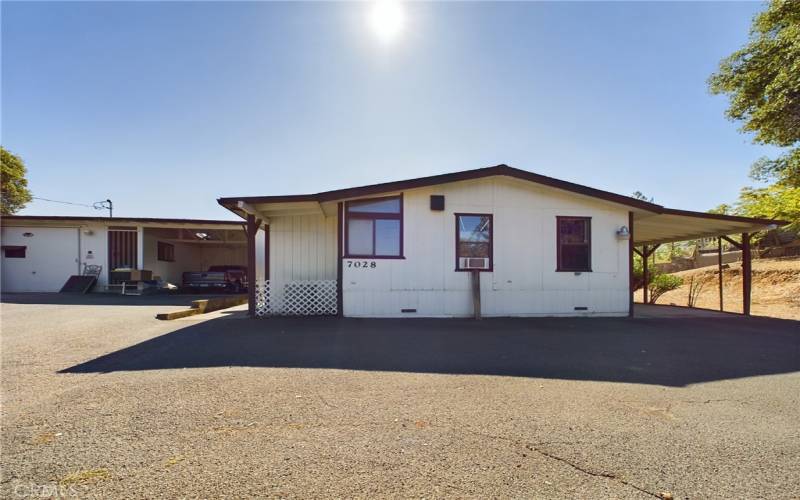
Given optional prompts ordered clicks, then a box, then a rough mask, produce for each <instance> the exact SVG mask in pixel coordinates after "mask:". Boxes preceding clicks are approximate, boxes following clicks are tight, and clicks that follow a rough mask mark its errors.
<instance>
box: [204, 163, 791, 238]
mask: <svg viewBox="0 0 800 500" xmlns="http://www.w3.org/2000/svg"><path fill="white" fill-rule="evenodd" d="M492 176H506V177H512V178H516V179H522V180H525V181H529V182H533V183H536V184H540V185H544V186H549V187H552V188H555V189H560V190H563V191H567V192H571V193H575V194H579V195H583V196H588V197H592V198H597V199H600V200H605V201H607V202H611V203H616V204H619V205H622V206H626V207H629V208H630V209H631V211H632V212H634V219H635V222H636V223H635V224H634V226H635V227H634V232H633V233H634V241H635V242H636V243H637V244H640V245H641V244H656V243H667V242H671V241H684V240H689V239H698V238H705V237H712V236H719V235H723V234H734V233H744V232H756V231H762V230H765V229H769V228H771V227H774V226H782V225H786V224H788V223H787V222H785V221H780V220H773V219H768V218H758V217H740V216H736V215H723V214H710V213H706V212H694V211H691V210H678V209H674V208H667V207H664V206H662V205H658V204H656V203H650V202H647V201H644V200H639V199H636V198H632V197H630V196H623V195H620V194H616V193H611V192H609V191H603V190H601V189H595V188H592V187H589V186H583V185H581V184H575V183H573V182H567V181H562V180H560V179H555V178H553V177H547V176H544V175H539V174H535V173H533V172H528V171H526V170H520V169H518V168H513V167H509V166H508V165H496V166H494V167H486V168H479V169H475V170H464V171H461V172H453V173H449V174H441V175H432V176H429V177H418V178H415V179H408V180H403V181H394V182H384V183H381V184H370V185H367V186H359V187H352V188H346V189H337V190H333V191H323V192H321V193H315V194H300V195H285V196H242V197H230V198H220V199H218V200H217V201H218V202H219V204H220V205H222V206H224V207H226V208H228V209H229V210H231V211H232V212H234V213H235V214H237V215H239V216H244V215H245V214H246V212H248V211H250V212H257V213H256V215H258V216H259V217H262V218H268V217H269V216H274V215H279V214H286V215H290V214H295V215H297V214H303V213H320V206H321V204H322V203H325V202H334V201H338V200H345V199H350V198H359V197H364V196H371V195H377V194H382V193H390V192H397V191H404V190H407V189H414V188H421V187H427V186H435V185H438V184H445V183H449V182H457V181H465V180H472V179H481V178H485V177H492ZM315 206H316V208H314V207H315Z"/></svg>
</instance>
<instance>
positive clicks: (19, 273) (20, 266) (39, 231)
mask: <svg viewBox="0 0 800 500" xmlns="http://www.w3.org/2000/svg"><path fill="white" fill-rule="evenodd" d="M78 234H79V233H78V229H77V228H74V227H70V228H68V227H63V228H62V227H4V228H3V238H2V245H3V247H25V250H24V257H22V256H18V257H11V256H10V255H6V253H7V252H6V251H5V250H3V252H2V265H3V274H2V289H3V291H4V292H57V291H59V290H60V289H61V287H62V286H63V285H64V283H65V282H66V281H67V278H69V277H70V276H71V275H73V274H78V273H79V265H78ZM17 255H19V253H18V252H17Z"/></svg>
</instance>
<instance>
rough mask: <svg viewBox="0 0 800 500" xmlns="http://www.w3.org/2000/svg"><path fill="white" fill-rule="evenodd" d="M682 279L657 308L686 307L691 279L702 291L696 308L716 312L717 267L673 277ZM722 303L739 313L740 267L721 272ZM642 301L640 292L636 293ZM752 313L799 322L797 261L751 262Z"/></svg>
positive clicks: (734, 266)
mask: <svg viewBox="0 0 800 500" xmlns="http://www.w3.org/2000/svg"><path fill="white" fill-rule="evenodd" d="M675 275H676V276H680V277H682V278H683V281H684V285H683V286H682V287H680V288H678V289H677V290H673V291H671V292H667V293H665V294H664V295H662V296H661V297H660V298H659V299H658V303H659V304H674V305H678V306H685V305H688V299H689V280H690V279H691V278H692V276H694V280H695V283H697V281H698V280H699V281H700V282H701V283H702V289H701V291H700V294H699V296H698V299H697V301H696V302H695V307H704V308H708V309H719V284H718V283H719V282H718V279H719V278H718V274H717V266H709V267H701V268H698V269H691V270H689V271H681V272H678V273H675ZM722 279H723V290H724V294H723V303H724V306H725V310H726V311H732V312H741V311H742V266H741V263H733V264H730V267H729V268H728V269H724V270H723V275H722ZM636 300H637V301H641V300H642V291H641V290H639V291H637V292H636ZM751 313H752V314H754V315H759V316H772V317H774V318H785V319H796V320H800V259H798V258H796V257H795V258H791V259H756V260H753V289H752V304H751Z"/></svg>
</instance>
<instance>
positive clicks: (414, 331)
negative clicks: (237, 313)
mask: <svg viewBox="0 0 800 500" xmlns="http://www.w3.org/2000/svg"><path fill="white" fill-rule="evenodd" d="M798 325H800V323H798V322H795V321H786V320H777V319H768V318H743V317H735V316H730V317H724V318H667V319H664V318H659V319H628V318H535V319H522V318H514V319H511V318H504V319H485V320H483V321H480V322H477V321H473V320H467V319H463V320H462V319H397V320H395V319H334V318H302V319H295V318H273V319H264V320H247V319H230V318H220V319H215V320H209V321H205V322H202V323H198V324H193V325H192V326H188V327H186V328H183V329H181V330H177V331H174V332H172V333H168V334H165V335H162V336H160V337H156V338H153V339H151V340H148V341H145V342H142V343H140V344H137V345H134V346H131V347H128V348H126V349H122V350H119V351H117V352H114V353H111V354H108V355H105V356H101V357H99V358H96V359H94V360H91V361H88V362H86V363H82V364H79V365H76V366H73V367H71V368H67V369H65V370H62V372H61V373H98V372H100V373H105V372H114V371H126V370H127V371H132V370H160V369H169V368H200V367H220V366H248V367H289V368H338V369H346V370H373V371H401V372H417V373H443V374H480V375H504V376H513V377H541V378H552V379H568V380H597V381H612V382H631V383H640V384H659V385H666V386H685V385H687V384H692V383H698V382H708V381H713V380H723V379H732V378H740V377H749V376H755V375H769V374H778V373H788V372H794V371H798V370H800V328H798Z"/></svg>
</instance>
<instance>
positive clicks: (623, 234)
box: [617, 226, 631, 240]
mask: <svg viewBox="0 0 800 500" xmlns="http://www.w3.org/2000/svg"><path fill="white" fill-rule="evenodd" d="M630 238H631V231H630V229H628V226H622V227H621V228H619V229H617V239H620V240H629V239H630Z"/></svg>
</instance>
